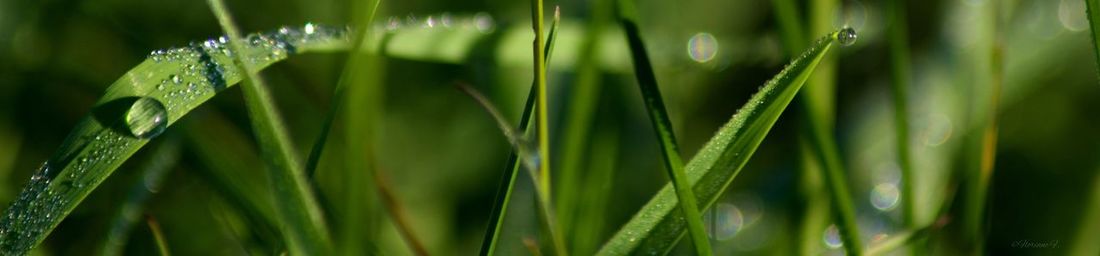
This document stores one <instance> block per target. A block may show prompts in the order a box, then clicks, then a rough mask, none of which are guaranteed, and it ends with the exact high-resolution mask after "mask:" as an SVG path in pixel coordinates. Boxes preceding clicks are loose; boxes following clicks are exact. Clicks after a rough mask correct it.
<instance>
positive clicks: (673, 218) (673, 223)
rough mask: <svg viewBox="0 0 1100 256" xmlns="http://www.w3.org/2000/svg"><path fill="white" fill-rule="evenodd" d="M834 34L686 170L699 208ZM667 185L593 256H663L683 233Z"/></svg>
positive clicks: (723, 183) (740, 161) (743, 159)
mask: <svg viewBox="0 0 1100 256" xmlns="http://www.w3.org/2000/svg"><path fill="white" fill-rule="evenodd" d="M836 34H837V33H836V32H834V33H832V34H831V35H829V36H826V37H823V38H821V39H819V40H818V41H816V42H814V43H813V44H811V45H810V48H809V49H807V50H806V51H804V52H803V54H802V55H801V56H799V57H798V58H796V59H795V60H794V61H792V62H791V63H790V64H788V65H787V67H785V68H784V69H783V71H780V73H779V74H778V75H776V76H775V77H774V78H772V79H771V80H769V81H768V82H767V83H765V84H764V86H763V87H762V88H761V89H760V91H759V92H757V93H756V94H755V95H753V96H752V98H750V99H749V102H748V103H746V104H745V105H744V106H742V107H741V109H740V110H738V111H737V114H735V115H734V116H733V117H732V118H731V119H730V121H729V122H727V123H726V124H725V126H723V127H722V128H721V129H719V130H718V133H717V134H716V135H715V136H714V137H712V138H711V140H710V141H709V142H707V144H706V145H704V146H703V148H702V149H701V150H700V151H699V153H698V154H696V155H695V157H694V158H692V159H691V161H690V162H688V164H687V166H686V168H685V169H686V170H687V173H686V174H687V178H688V181H689V182H690V183H691V184H693V188H694V189H695V193H696V194H695V196H696V199H698V200H699V201H701V202H703V204H702V205H701V206H702V207H703V208H705V207H707V206H709V205H710V204H713V203H714V202H715V201H716V200H717V199H718V196H719V195H720V194H721V192H722V191H723V190H725V188H726V187H728V186H729V184H730V182H732V181H733V179H734V177H736V176H737V173H738V172H740V170H741V167H743V166H744V165H745V163H747V162H748V160H749V158H750V157H751V156H752V154H753V153H754V152H755V151H756V148H757V146H759V145H760V142H761V141H763V140H764V137H765V136H766V135H767V134H768V131H770V130H771V127H772V125H774V124H775V121H776V120H778V119H779V115H780V114H782V113H783V110H784V109H786V107H787V105H788V104H790V102H791V99H793V98H794V96H795V95H796V94H797V93H798V91H799V89H800V88H801V87H802V85H803V84H804V83H805V82H806V79H807V78H809V76H810V74H811V73H813V71H814V69H815V67H816V66H817V63H818V62H820V61H821V59H822V58H823V57H824V56H825V55H826V54H827V53H828V52H829V49H830V48H832V46H833V41H834V40H835V37H836ZM678 204H679V203H678V201H677V200H676V195H675V193H674V192H673V191H672V187H671V186H670V185H666V186H665V187H664V188H663V189H661V191H660V192H658V193H657V195H655V196H654V197H653V199H650V201H649V203H646V205H645V206H643V208H642V209H641V210H639V211H638V213H636V214H635V215H634V217H633V218H632V219H631V220H630V221H629V222H627V224H626V225H625V226H623V228H622V229H620V230H619V231H618V232H617V233H616V234H615V236H613V237H612V238H611V240H610V241H608V242H607V243H606V244H604V246H603V248H602V249H600V251H599V253H597V255H626V254H657V255H660V254H665V253H667V252H668V251H669V250H671V249H672V247H673V246H674V245H675V244H676V242H677V241H678V240H679V239H680V237H682V236H683V234H684V231H685V230H684V229H685V226H684V225H685V223H684V220H683V215H681V211H677V210H676V209H677V208H678V207H679V206H678Z"/></svg>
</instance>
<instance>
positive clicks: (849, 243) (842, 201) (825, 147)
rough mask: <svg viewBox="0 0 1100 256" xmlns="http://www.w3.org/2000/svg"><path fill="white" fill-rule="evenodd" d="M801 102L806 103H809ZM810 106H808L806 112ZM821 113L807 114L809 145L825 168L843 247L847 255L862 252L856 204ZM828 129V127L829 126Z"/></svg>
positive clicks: (835, 146)
mask: <svg viewBox="0 0 1100 256" xmlns="http://www.w3.org/2000/svg"><path fill="white" fill-rule="evenodd" d="M803 106H806V107H808V106H809V105H808V104H804V105H803ZM809 111H810V110H807V112H809ZM823 119H824V117H820V116H815V115H813V114H810V115H809V116H808V118H807V120H808V121H809V122H810V125H809V127H808V129H810V132H809V134H810V146H811V147H812V148H813V151H815V152H818V155H817V157H818V159H817V160H818V161H819V163H821V164H822V167H823V169H824V173H825V175H824V177H825V186H826V187H828V190H829V199H830V202H831V203H832V209H833V214H834V216H835V217H834V219H835V220H836V221H837V228H839V229H840V238H841V240H843V241H844V248H845V249H846V250H847V252H848V255H861V254H863V249H864V248H863V243H862V242H861V241H860V240H859V239H860V236H859V226H858V225H857V223H856V212H855V206H854V205H853V204H852V198H851V197H852V194H851V192H849V190H848V184H847V182H848V178H847V175H846V173H847V172H846V171H845V168H844V164H843V163H841V160H840V154H839V153H838V152H837V151H838V150H837V145H836V139H835V138H833V136H832V135H831V134H829V133H828V132H827V131H826V129H821V128H820V127H823V126H824V124H823V123H824V122H825V120H823ZM830 130H831V129H830Z"/></svg>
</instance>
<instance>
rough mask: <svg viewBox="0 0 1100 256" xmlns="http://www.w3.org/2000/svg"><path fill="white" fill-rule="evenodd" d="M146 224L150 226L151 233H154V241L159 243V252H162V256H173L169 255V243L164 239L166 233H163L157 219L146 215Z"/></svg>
mask: <svg viewBox="0 0 1100 256" xmlns="http://www.w3.org/2000/svg"><path fill="white" fill-rule="evenodd" d="M145 223H146V224H148V225H149V231H150V232H152V233H153V240H156V242H157V251H158V252H160V255H161V256H169V255H172V254H171V253H168V241H167V240H165V239H164V232H161V230H160V224H159V223H157V219H156V218H154V217H153V215H150V214H145Z"/></svg>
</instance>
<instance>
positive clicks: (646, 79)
mask: <svg viewBox="0 0 1100 256" xmlns="http://www.w3.org/2000/svg"><path fill="white" fill-rule="evenodd" d="M629 1H630V0H619V5H618V7H619V18H620V22H621V24H622V26H623V30H624V31H625V32H626V38H627V42H628V43H629V45H630V51H631V56H632V57H633V60H634V75H635V76H636V77H637V79H638V87H639V90H641V92H642V98H643V99H644V102H645V105H646V109H647V110H648V111H647V112H648V113H649V119H650V121H651V123H652V125H653V130H654V131H656V132H657V138H658V139H659V140H660V142H661V144H660V145H661V151H662V153H664V154H663V156H664V158H665V159H664V160H665V161H664V163H665V170H666V171H668V176H669V179H671V180H672V185H673V186H672V187H673V188H674V189H675V190H676V196H677V198H678V199H679V202H680V209H681V210H683V212H684V217H685V219H687V223H688V231H689V232H688V233H689V234H691V241H692V244H694V245H695V253H697V254H699V255H711V254H712V252H711V250H710V239H709V238H707V232H706V229H704V228H703V217H702V215H701V214H699V207H698V204H697V203H695V193H694V192H692V188H691V184H689V183H688V181H687V177H685V176H686V175H685V174H684V162H683V160H681V159H680V150H679V146H678V145H677V144H676V133H675V132H674V131H673V129H672V121H671V120H670V118H669V117H668V112H667V111H666V110H665V104H664V102H663V99H661V91H660V88H658V86H657V76H656V75H655V74H654V73H653V66H652V65H651V64H650V62H649V55H648V54H646V50H645V43H643V42H642V36H641V34H640V32H638V20H637V19H638V17H637V14H636V12H637V11H636V10H634V5H633V3H631V2H629Z"/></svg>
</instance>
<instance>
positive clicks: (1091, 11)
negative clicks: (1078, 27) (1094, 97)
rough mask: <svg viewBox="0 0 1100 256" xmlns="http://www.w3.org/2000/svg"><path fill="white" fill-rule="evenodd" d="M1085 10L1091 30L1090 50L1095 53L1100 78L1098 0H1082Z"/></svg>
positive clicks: (1099, 16)
mask: <svg viewBox="0 0 1100 256" xmlns="http://www.w3.org/2000/svg"><path fill="white" fill-rule="evenodd" d="M1084 1H1085V10H1086V12H1087V14H1088V17H1089V28H1090V29H1091V30H1090V31H1092V48H1093V49H1092V50H1093V54H1095V55H1096V65H1097V73H1096V74H1097V76H1098V78H1100V10H1097V8H1100V0H1084Z"/></svg>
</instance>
